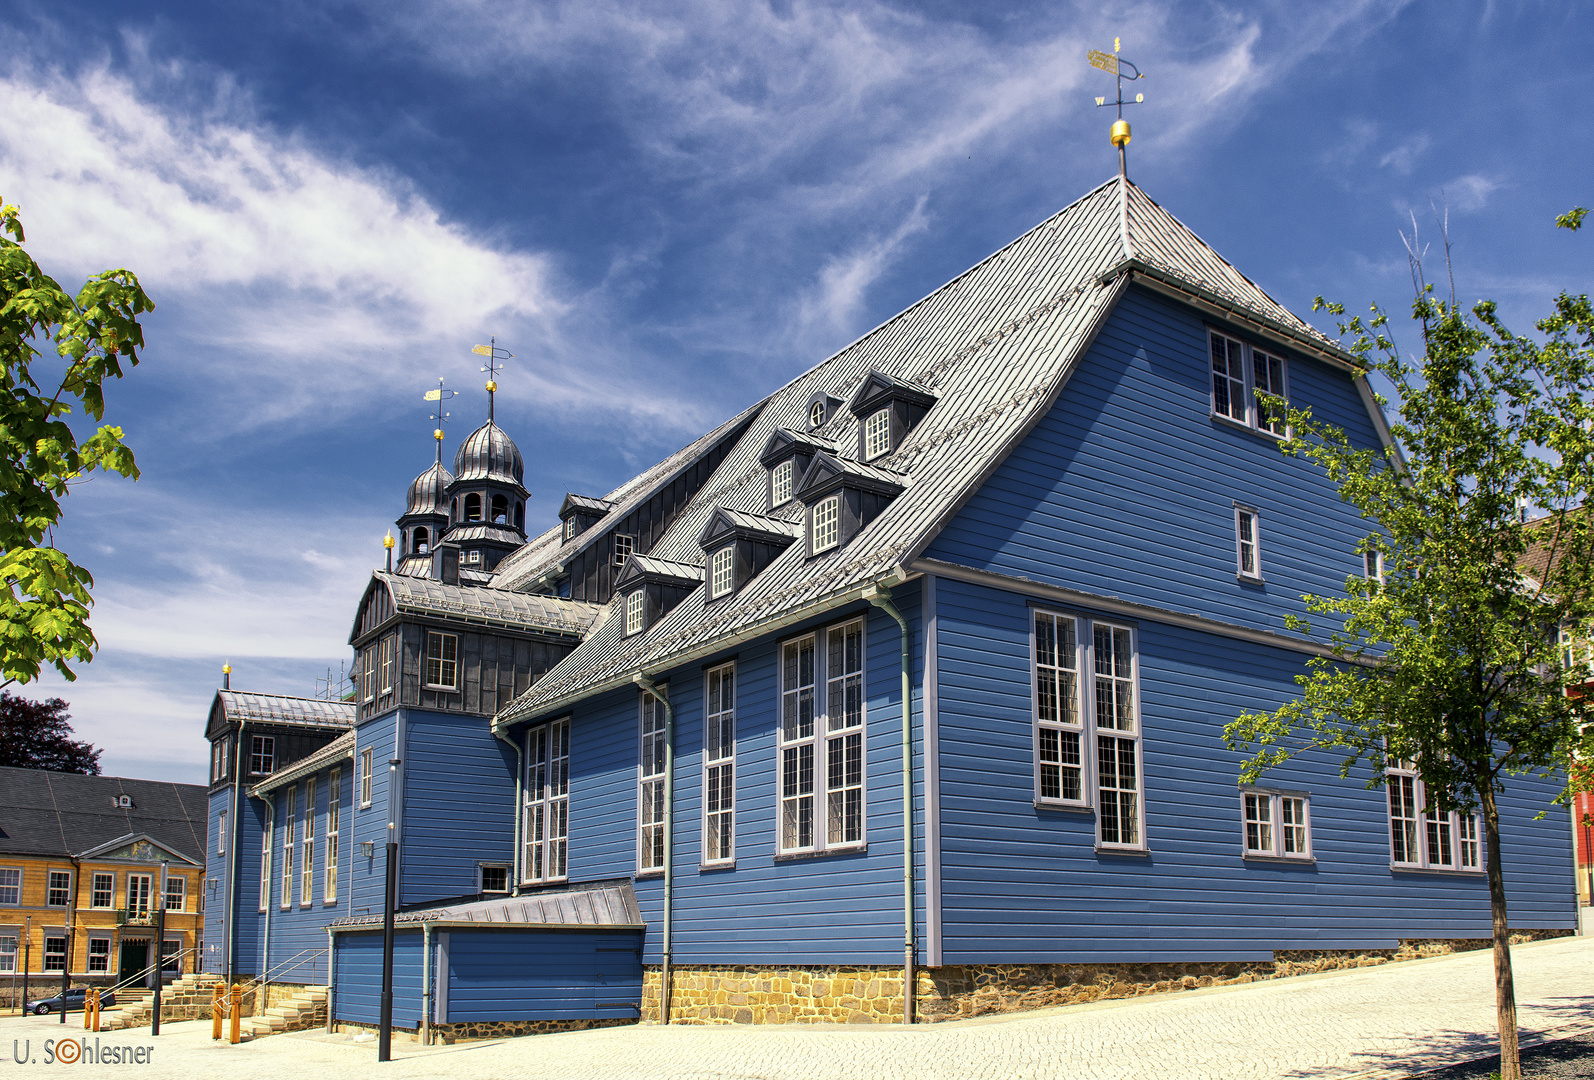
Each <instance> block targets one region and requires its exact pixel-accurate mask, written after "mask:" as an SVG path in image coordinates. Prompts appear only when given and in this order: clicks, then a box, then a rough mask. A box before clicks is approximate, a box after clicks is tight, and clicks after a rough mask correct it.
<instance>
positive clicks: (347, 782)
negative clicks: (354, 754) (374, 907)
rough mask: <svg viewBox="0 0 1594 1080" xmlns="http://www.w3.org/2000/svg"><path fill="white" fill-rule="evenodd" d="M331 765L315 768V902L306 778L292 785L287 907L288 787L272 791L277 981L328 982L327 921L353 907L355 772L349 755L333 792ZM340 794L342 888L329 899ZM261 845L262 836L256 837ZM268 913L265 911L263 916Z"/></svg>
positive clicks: (272, 965) (272, 943) (271, 963)
mask: <svg viewBox="0 0 1594 1080" xmlns="http://www.w3.org/2000/svg"><path fill="white" fill-rule="evenodd" d="M332 772H333V770H332V769H330V768H329V769H323V770H321V771H320V772H319V773H317V774H316V777H315V780H316V785H315V786H316V797H315V812H314V819H313V821H314V828H315V851H314V863H313V865H312V873H311V882H310V884H311V888H310V897H309V899H310V903H309V904H308V905H307V904H305V903H304V899H305V894H304V862H303V858H304V843H303V840H304V810H305V798H304V791H305V781H304V779H300V780H299V781H298V782H297V783H295V784H293V785H290V786H291V787H292V788H293V789H294V790H295V791H296V792H297V794H296V796H295V817H294V824H293V827H294V833H293V835H294V838H295V840H296V843H295V845H294V866H293V895H292V903H291V905H290V906H289V907H286V908H284V907H282V906H281V904H282V851H283V846H282V845H283V835H284V830H285V829H286V828H287V820H286V817H285V816H284V813H285V812H284V806H285V804H286V798H287V790H288V789H287V788H283V789H279V790H277V791H274V792H272V798H273V801H274V804H275V807H276V819H275V824H276V827H275V829H274V830H273V843H272V873H271V878H272V880H271V910H270V912H269V915H270V922H269V936H270V946H269V947H270V953H271V955H270V958H269V962H268V965H267V966H268V967H269V968H270V970H271V973H272V974H271V977H272V980H273V981H274V982H287V983H314V984H318V985H320V984H325V982H326V981H327V954H326V950H327V927H328V925H330V924H331V922H332V920H334V919H337V918H341V917H342V916H344V915H346V914H347V913H348V911H347V894H346V893H345V892H344V890H345V889H347V888H349V887H350V885H349V875H348V868H349V866H350V862H351V851H350V843H349V826H348V822H349V820H350V814H349V800H350V796H351V793H352V790H353V777H352V775H351V769H350V767H349V763H348V762H347V761H345V762H343V763H342V764H341V765H339V766H337V772H338V784H337V790H336V792H334V790H333V785H332ZM334 795H336V797H337V798H338V800H339V802H340V805H341V807H342V813H341V815H340V818H339V823H338V894H337V896H336V897H335V898H334V899H333V900H332V901H329V900H328V898H327V894H326V866H327V836H326V826H327V808H328V806H329V805H330V803H331V800H332V798H333V797H334ZM256 851H257V853H258V851H259V842H258V840H257V841H256ZM255 858H256V863H255V866H256V870H255V874H254V876H255V877H256V878H257V879H258V877H259V869H258V867H259V861H258V860H259V855H258V854H256V856H255ZM262 919H264V916H262Z"/></svg>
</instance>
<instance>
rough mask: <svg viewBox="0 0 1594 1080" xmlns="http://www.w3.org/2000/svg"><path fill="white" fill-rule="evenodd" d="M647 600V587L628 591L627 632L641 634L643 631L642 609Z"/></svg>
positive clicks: (626, 609) (626, 598) (626, 605)
mask: <svg viewBox="0 0 1594 1080" xmlns="http://www.w3.org/2000/svg"><path fill="white" fill-rule="evenodd" d="M646 600H647V590H646V589H638V590H636V591H635V592H631V593H626V596H625V632H626V633H627V634H640V633H641V632H642V609H643V605H644V604H645V602H646Z"/></svg>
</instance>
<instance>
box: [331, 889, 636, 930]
mask: <svg viewBox="0 0 1594 1080" xmlns="http://www.w3.org/2000/svg"><path fill="white" fill-rule="evenodd" d="M393 922H394V923H395V925H398V926H419V925H424V924H429V925H432V926H452V927H459V926H473V927H480V928H482V929H502V930H513V929H521V928H523V929H551V928H568V927H581V926H607V927H612V928H620V929H637V930H641V929H643V928H644V926H645V924H644V923H643V921H642V910H641V909H640V908H639V907H638V906H637V901H636V892H635V891H634V890H633V889H632V888H631V883H630V882H628V881H627V882H617V883H615V884H612V885H599V886H596V887H591V886H589V887H586V888H579V889H568V890H560V891H539V892H532V893H522V894H521V895H519V896H503V897H498V898H496V899H492V900H473V901H469V902H467V903H462V904H450V905H448V906H446V907H435V908H423V909H421V910H419V911H400V912H398V913H397V914H395V915H394V917H393ZM381 925H382V916H381V915H380V914H377V915H354V916H349V917H347V918H342V919H337V920H335V921H334V922H333V923H332V929H333V930H355V929H361V930H363V929H370V928H374V927H378V926H381Z"/></svg>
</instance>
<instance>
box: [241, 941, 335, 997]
mask: <svg viewBox="0 0 1594 1080" xmlns="http://www.w3.org/2000/svg"><path fill="white" fill-rule="evenodd" d="M326 951H327V950H325V949H300V950H299V951H298V952H296V953H294V954H293V955H292V956H290V957H288V958H287V959H286V960H284V961H282V963H280V964H278V965H277V966H276V967H274V968H267V969H266V970H265V971H263V972H261V973H260V974H259V975H256V976H255V977H254V978H253V979H249V980H248V981H246V982H243V983H239V986H241V987H242V988H243V990H244V992H245V993H248V992H249V990H250V989H252V988H254V987H257V986H266V985H269V984H270V983H271V981H272V980H273V979H274V978H276V977H278V976H280V975H281V974H282V973H283V972H284V971H292V970H293V969H294V968H299V967H303V966H304V965H306V964H308V963H310V962H311V961H313V960H314V959H315V958H316V957H318V956H320V955H322V954H323V953H325V952H326ZM301 957H302V958H303V959H301Z"/></svg>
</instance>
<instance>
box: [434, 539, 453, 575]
mask: <svg viewBox="0 0 1594 1080" xmlns="http://www.w3.org/2000/svg"><path fill="white" fill-rule="evenodd" d="M433 560H434V561H433V563H432V567H433V572H434V573H435V574H436V576H437V580H438V581H441V582H442V583H443V584H444V585H458V584H459V545H458V544H453V543H447V542H444V543H441V544H438V545H437V547H436V548H434V549H433Z"/></svg>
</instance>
